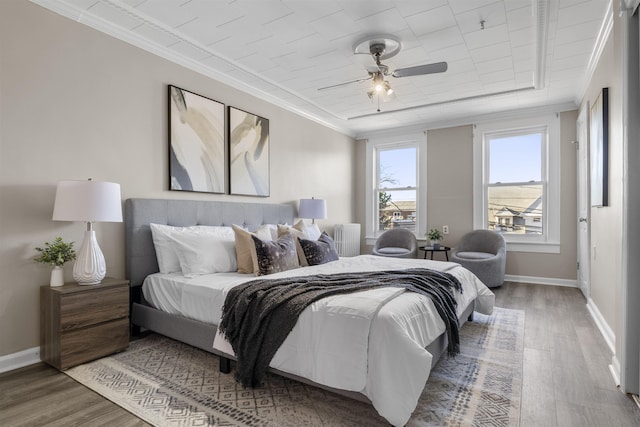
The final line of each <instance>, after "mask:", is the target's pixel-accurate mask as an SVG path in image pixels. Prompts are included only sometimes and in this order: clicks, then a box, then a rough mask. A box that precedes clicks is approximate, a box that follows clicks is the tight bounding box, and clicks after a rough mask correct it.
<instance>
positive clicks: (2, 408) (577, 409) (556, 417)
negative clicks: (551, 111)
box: [0, 283, 640, 427]
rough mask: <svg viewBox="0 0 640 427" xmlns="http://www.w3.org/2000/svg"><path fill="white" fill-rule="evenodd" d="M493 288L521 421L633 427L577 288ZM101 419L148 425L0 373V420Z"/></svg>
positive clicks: (24, 374)
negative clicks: (515, 346) (519, 377)
mask: <svg viewBox="0 0 640 427" xmlns="http://www.w3.org/2000/svg"><path fill="white" fill-rule="evenodd" d="M494 291H495V294H496V306H498V307H505V308H514V309H519V310H524V311H525V337H524V346H525V350H524V372H523V388H522V402H521V413H520V425H521V426H522V427H529V426H535V427H540V426H545V427H547V426H548V427H553V426H558V427H570V426H580V427H585V426H594V427H596V426H598V427H599V426H617V427H627V426H628V427H631V426H640V409H638V407H637V406H636V405H635V403H634V402H633V401H632V399H630V398H629V397H628V396H626V395H624V394H623V393H621V392H620V391H619V390H617V389H616V387H615V385H614V382H613V379H612V377H611V375H610V373H609V367H608V365H609V364H610V363H611V354H610V353H609V350H608V348H607V346H606V344H605V342H604V340H603V338H602V336H601V335H600V333H599V332H598V330H597V329H596V327H595V325H594V323H593V321H592V320H591V318H590V316H589V313H588V312H587V309H586V306H585V300H584V297H583V296H582V294H581V293H580V291H579V290H578V289H575V288H563V287H556V286H543V285H529V284H521V283H505V284H504V285H503V286H502V287H500V288H498V289H494ZM103 425H104V426H107V425H108V426H114V425H117V426H146V425H148V424H146V423H145V422H143V421H141V420H140V419H138V418H136V417H134V416H133V415H131V414H129V413H128V412H127V411H125V410H124V409H121V408H120V407H119V406H117V405H115V404H113V403H111V402H110V401H108V400H106V399H104V398H103V397H101V396H99V395H98V394H96V393H94V392H93V391H91V390H88V389H87V388H85V387H83V386H82V385H80V384H78V383H76V382H75V381H74V380H72V379H71V378H69V377H67V376H66V375H64V374H62V373H60V372H58V371H57V370H55V369H53V368H51V367H48V366H47V365H44V364H37V365H33V366H29V367H26V368H22V369H18V370H15V371H11V372H6V373H4V374H0V426H7V427H8V426H11V427H14V426H16V427H17V426H29V427H36V426H103Z"/></svg>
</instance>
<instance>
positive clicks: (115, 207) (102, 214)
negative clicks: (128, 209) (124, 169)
mask: <svg viewBox="0 0 640 427" xmlns="http://www.w3.org/2000/svg"><path fill="white" fill-rule="evenodd" d="M53 220H54V221H84V222H122V199H121V197H120V184H116V183H114V182H100V181H90V180H87V181H60V182H59V183H58V188H57V189H56V201H55V204H54V206H53Z"/></svg>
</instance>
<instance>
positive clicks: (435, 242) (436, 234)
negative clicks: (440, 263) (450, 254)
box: [427, 228, 444, 250]
mask: <svg viewBox="0 0 640 427" xmlns="http://www.w3.org/2000/svg"><path fill="white" fill-rule="evenodd" d="M427 238H428V239H429V240H431V246H432V247H433V249H435V250H438V249H440V240H442V239H443V238H444V236H443V235H442V232H441V231H440V230H438V229H437V228H432V229H431V230H429V232H428V233H427Z"/></svg>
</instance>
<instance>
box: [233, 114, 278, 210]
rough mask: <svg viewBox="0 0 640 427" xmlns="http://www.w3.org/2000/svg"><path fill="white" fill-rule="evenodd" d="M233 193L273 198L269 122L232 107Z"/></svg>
mask: <svg viewBox="0 0 640 427" xmlns="http://www.w3.org/2000/svg"><path fill="white" fill-rule="evenodd" d="M228 116H229V193H230V194H238V195H245V196H262V197H268V196H269V120H268V119H265V118H263V117H260V116H256V115H255V114H251V113H247V112H246V111H242V110H239V109H237V108H234V107H229V114H228Z"/></svg>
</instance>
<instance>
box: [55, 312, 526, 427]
mask: <svg viewBox="0 0 640 427" xmlns="http://www.w3.org/2000/svg"><path fill="white" fill-rule="evenodd" d="M523 335H524V312H522V311H519V310H509V309H502V308H496V309H495V310H494V313H493V315H491V316H483V315H480V314H477V313H476V314H475V319H474V321H473V322H471V323H469V322H467V323H466V324H465V325H464V327H463V328H462V329H461V331H460V339H461V348H462V352H461V354H460V355H458V356H456V357H455V358H449V357H446V356H443V359H442V360H440V361H439V362H438V364H437V365H436V367H435V368H434V370H433V371H432V372H431V377H430V379H429V381H428V382H427V385H426V387H425V390H424V392H423V393H422V397H421V398H420V401H419V403H418V407H417V408H416V410H415V411H414V413H413V415H412V417H411V419H410V421H409V423H408V424H407V425H408V426H514V425H518V419H519V414H520V394H521V389H522V356H523ZM66 374H67V375H69V376H70V377H71V378H74V379H75V380H76V381H78V382H80V383H81V384H84V385H85V386H87V387H89V388H91V389H93V390H95V391H96V392H98V393H99V394H101V395H103V396H104V397H106V398H107V399H109V400H111V401H113V402H115V403H116V404H118V405H119V406H121V407H123V408H124V409H126V410H128V411H130V412H131V413H133V414H134V415H136V416H138V417H139V418H141V419H143V420H145V421H147V422H148V423H150V424H153V425H156V426H319V425H322V426H388V423H387V422H386V421H385V420H384V419H383V418H382V417H380V416H379V415H378V414H377V413H376V411H375V410H374V409H373V407H372V406H370V405H368V404H365V403H362V402H358V401H355V400H352V399H347V398H345V397H342V396H339V395H336V394H334V393H330V392H327V391H324V390H321V389H319V388H317V387H312V386H308V385H305V384H302V383H299V382H297V381H293V380H289V379H286V378H283V377H280V376H277V375H269V376H268V377H267V378H266V381H265V385H264V387H261V388H256V389H244V388H242V386H240V385H239V384H237V383H236V382H235V381H234V380H233V375H232V374H229V375H225V374H221V373H219V372H218V358H217V357H216V356H214V355H212V354H209V353H206V352H204V351H202V350H199V349H196V348H193V347H191V346H188V345H185V344H182V343H179V342H177V341H173V340H171V339H169V338H165V337H163V336H160V335H151V336H148V337H146V338H143V339H140V340H136V341H132V342H131V344H130V346H129V349H128V350H127V351H125V352H123V353H119V354H116V355H113V356H110V357H105V358H103V359H100V360H97V361H94V362H90V363H87V364H84V365H81V366H77V367H75V368H72V369H69V370H67V371H66Z"/></svg>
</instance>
